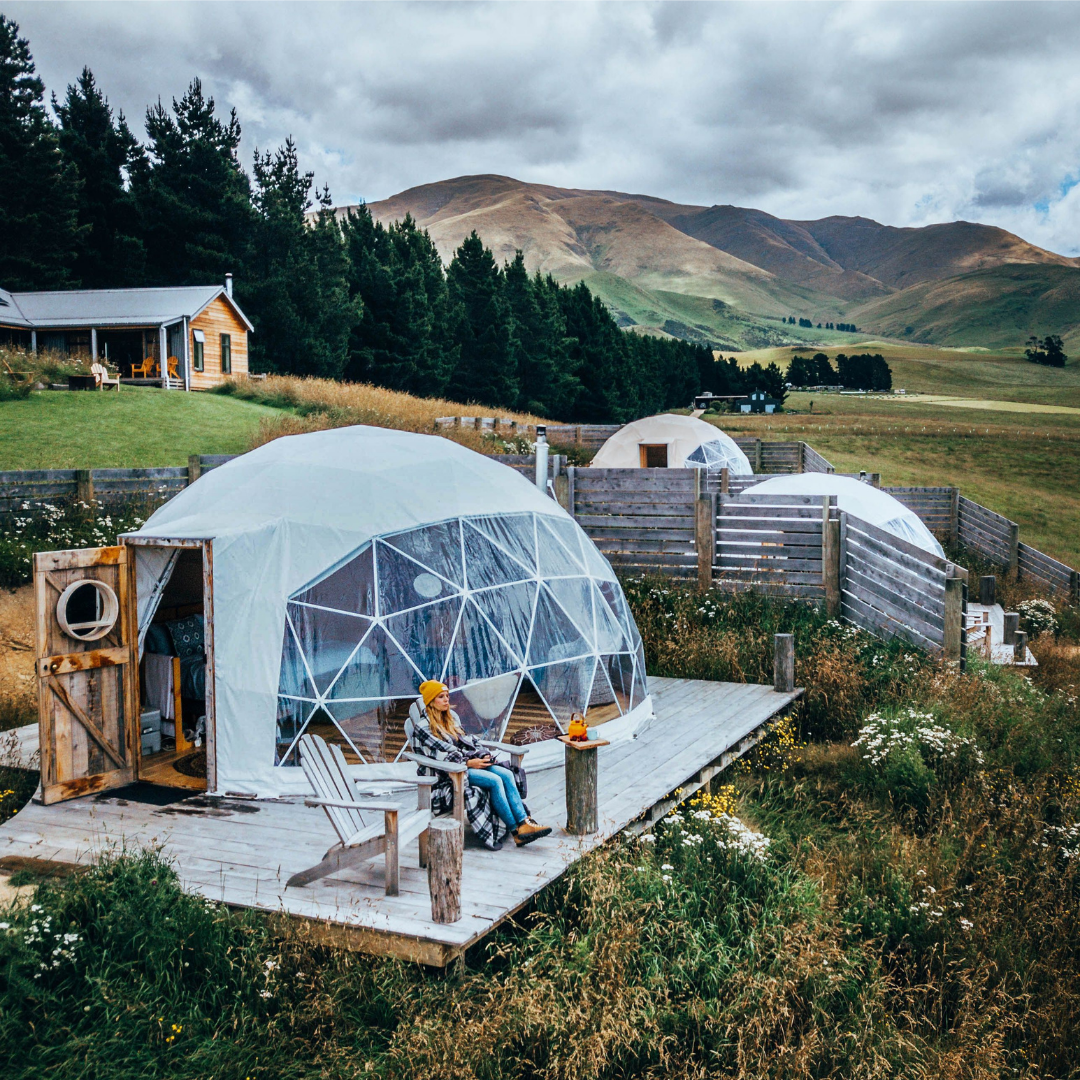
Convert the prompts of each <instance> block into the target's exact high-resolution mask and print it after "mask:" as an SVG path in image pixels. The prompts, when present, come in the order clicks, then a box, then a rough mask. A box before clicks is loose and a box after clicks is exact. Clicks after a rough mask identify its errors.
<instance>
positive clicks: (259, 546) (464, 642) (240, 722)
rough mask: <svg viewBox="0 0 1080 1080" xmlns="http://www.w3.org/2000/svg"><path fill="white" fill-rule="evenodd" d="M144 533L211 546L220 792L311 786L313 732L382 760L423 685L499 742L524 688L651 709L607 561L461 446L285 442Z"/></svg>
mask: <svg viewBox="0 0 1080 1080" xmlns="http://www.w3.org/2000/svg"><path fill="white" fill-rule="evenodd" d="M140 536H143V537H158V538H172V539H186V538H192V539H196V538H197V539H212V540H213V568H214V570H213V572H214V659H215V682H214V689H215V715H216V730H215V751H216V760H217V778H218V779H217V786H218V789H219V790H229V791H236V792H248V793H256V794H260V795H272V794H283V793H287V792H289V791H303V790H306V789H307V782H306V781H305V780H304V778H303V776H302V774H301V770H300V769H299V768H294V767H292V766H295V765H296V764H297V761H296V756H295V745H296V742H297V740H298V738H299V735H300V734H301V733H302V732H303V730H304V729H305V726H306V725H308V724H311V723H319V724H324V725H325V724H333V725H334V728H336V731H337V733H338V734H339V735H340V738H341V741H342V742H343V745H344V744H348V745H349V746H351V747H352V748H353V750H354V751H355V752H356V754H357V755H358V757H359V759H360V760H361V761H378V760H379V759H380V756H381V755H380V749H381V745H382V744H381V740H380V738H379V734H380V731H381V730H382V729H384V728H385V725H386V721H387V717H386V706H387V705H388V703H390V702H392V701H400V700H402V699H412V698H415V696H416V693H417V688H418V686H419V683H420V682H421V681H422V680H424V679H427V678H438V679H441V680H442V681H444V682H446V683H447V684H448V685H449V686H450V687H451V698H452V703H453V707H454V708H455V709H456V710H457V711H458V713H459V714H460V715H461V717H462V720H463V722H464V723H465V724H466V726H467V727H468V728H469V729H470V730H472V731H483V732H486V733H488V734H489V735H491V736H492V737H498V736H499V735H500V734H501V732H502V730H503V729H504V727H505V724H506V721H507V719H508V718H509V715H510V712H511V709H512V706H513V702H514V700H515V698H516V696H517V693H518V691H519V689H520V687H521V686H522V684H523V682H524V681H525V680H526V679H528V680H529V681H530V682H531V684H532V686H533V687H535V689H536V691H537V693H538V694H539V695H540V698H541V700H542V701H543V703H544V704H545V705H546V706H547V708H548V710H549V711H550V713H551V714H552V716H553V717H554V718H555V720H556V721H557V722H560V723H562V724H565V722H566V720H568V718H569V714H570V712H571V711H581V710H583V709H584V707H585V706H586V705H587V704H588V703H589V701H590V699H591V700H593V701H596V700H598V698H606V700H607V701H609V702H611V701H614V702H616V703H617V704H618V706H619V711H620V712H621V713H622V714H623V718H624V719H627V720H629V719H630V718H631V714H633V716H635V717H637V718H638V719H642V718H645V717H646V716H648V715H650V714H651V705H650V703H649V700H648V697H647V691H646V682H645V671H644V658H643V654H642V649H641V639H640V636H639V634H638V632H637V627H636V626H635V625H634V622H633V617H632V616H631V614H630V611H629V608H628V607H627V605H626V601H625V599H624V597H623V595H622V590H621V588H620V587H619V584H618V582H617V580H616V578H615V574H614V572H613V571H612V569H611V567H610V565H609V564H608V562H607V560H606V559H604V557H603V556H602V555H601V554H600V553H599V551H597V549H596V548H595V546H594V545H593V544H592V542H591V541H590V540H589V539H588V537H587V536H586V535H585V534H584V532H583V531H582V530H581V528H580V527H579V526H578V525H577V524H576V522H574V521H573V519H572V518H571V517H570V516H569V515H568V514H567V513H566V512H565V511H564V510H563V509H562V508H561V507H560V506H559V505H558V504H557V503H556V502H555V501H554V500H553V499H550V498H548V497H547V496H546V495H544V494H543V493H542V492H540V491H539V490H537V488H536V487H535V486H534V485H533V484H531V483H530V482H529V481H528V480H527V479H525V477H523V476H521V475H519V474H518V473H516V472H514V471H513V470H512V469H509V468H507V467H506V466H505V465H501V464H500V463H498V462H496V461H493V460H491V459H490V458H485V457H483V456H482V455H480V454H477V453H475V452H473V451H471V450H468V449H466V448H465V447H462V446H460V445H458V444H456V443H453V442H450V441H449V440H446V439H443V438H439V437H437V436H430V435H418V434H413V433H410V432H400V431H392V430H388V429H384V428H371V427H350V428H339V429H335V430H332V431H324V432H316V433H313V434H309V435H298V436H291V437H288V438H283V439H277V440H275V441H274V442H271V443H269V444H267V445H265V446H263V447H260V448H259V449H258V450H255V451H252V452H251V453H249V454H245V455H243V456H242V457H239V458H236V459H234V460H233V461H231V462H228V463H227V464H225V465H223V466H221V467H219V468H217V469H214V470H213V471H212V472H209V473H207V474H206V475H205V476H203V477H202V478H200V479H199V480H198V481H197V482H196V483H195V484H193V485H192V486H191V487H189V488H186V489H185V490H184V491H182V492H181V493H180V494H179V495H177V496H176V497H175V498H174V499H172V500H171V501H170V502H168V503H166V504H165V505H164V506H163V507H162V508H161V509H159V510H158V511H157V512H156V513H155V514H154V515H153V516H152V517H151V518H150V520H149V521H148V522H147V523H146V524H145V525H144V526H143V528H142V529H140V530H139V532H138V533H136V534H134V536H133V538H134V539H135V541H136V543H137V538H138V537H140ZM150 550H152V549H138V548H137V549H136V558H137V559H139V558H140V557H141V556H142V555H143V554H144V551H145V552H146V553H147V554H148V553H149V551H150ZM614 723H619V721H615V722H614ZM624 726H625V725H624ZM555 745H556V746H558V744H555ZM346 749H348V747H347V746H346ZM559 749H560V750H561V747H559ZM298 774H300V775H298Z"/></svg>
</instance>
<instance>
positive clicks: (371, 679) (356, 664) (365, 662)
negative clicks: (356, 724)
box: [327, 626, 420, 701]
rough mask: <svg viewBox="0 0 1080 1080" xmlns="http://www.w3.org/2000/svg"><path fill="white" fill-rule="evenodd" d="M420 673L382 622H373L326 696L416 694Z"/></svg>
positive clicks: (363, 696)
mask: <svg viewBox="0 0 1080 1080" xmlns="http://www.w3.org/2000/svg"><path fill="white" fill-rule="evenodd" d="M419 684H420V677H419V675H418V673H417V671H416V669H415V668H414V667H413V666H412V664H410V663H409V661H408V660H407V659H406V658H405V656H404V655H403V654H402V653H401V652H400V651H399V649H398V647H397V646H396V645H395V644H394V643H393V642H392V641H391V640H390V638H389V637H388V636H387V633H386V630H385V629H384V628H383V627H381V626H374V627H372V629H371V633H370V634H368V636H367V637H366V638H365V639H364V643H363V644H362V645H361V646H360V647H359V648H358V649H357V650H356V652H355V653H354V654H353V656H352V658H351V659H350V660H349V662H348V663H347V664H346V665H345V667H344V669H343V670H342V672H341V674H340V676H339V677H338V679H337V681H336V682H335V683H334V684H333V685H332V686H331V687H330V691H329V693H328V694H327V697H329V698H332V699H335V700H338V701H340V700H343V699H352V700H356V699H362V698H368V699H370V698H389V697H406V696H410V695H411V696H413V697H415V696H416V688H417V687H418V686H419Z"/></svg>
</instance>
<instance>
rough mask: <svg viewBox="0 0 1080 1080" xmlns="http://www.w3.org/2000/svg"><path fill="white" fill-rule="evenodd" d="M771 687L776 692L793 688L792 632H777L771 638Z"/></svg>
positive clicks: (793, 637) (783, 692)
mask: <svg viewBox="0 0 1080 1080" xmlns="http://www.w3.org/2000/svg"><path fill="white" fill-rule="evenodd" d="M773 689H774V690H775V691H776V692H777V693H778V694H789V693H791V691H792V690H794V689H795V635H794V634H777V635H775V637H774V638H773Z"/></svg>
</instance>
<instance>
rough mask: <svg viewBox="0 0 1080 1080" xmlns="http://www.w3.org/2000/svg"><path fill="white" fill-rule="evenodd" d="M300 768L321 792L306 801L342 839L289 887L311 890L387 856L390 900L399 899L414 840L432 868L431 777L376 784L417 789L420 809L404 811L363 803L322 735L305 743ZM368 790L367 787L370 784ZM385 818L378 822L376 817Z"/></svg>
mask: <svg viewBox="0 0 1080 1080" xmlns="http://www.w3.org/2000/svg"><path fill="white" fill-rule="evenodd" d="M300 765H301V767H302V768H303V770H304V775H305V776H306V777H307V778H308V782H309V783H310V784H311V786H312V788H313V789H314V791H315V794H316V798H314V799H305V800H304V805H305V806H321V807H322V808H323V810H325V811H326V816H327V817H328V818H329V819H330V824H331V825H333V826H334V831H335V832H336V833H337V834H338V843H336V844H335V845H334V846H333V847H332V848H330V849H329V850H328V851H327V853H326V854H325V855H324V856H323V858H322V860H321V861H320V862H318V863H317V864H316V865H315V866H312V867H310V868H309V869H307V870H301V871H300V873H298V874H293V876H292V877H291V878H289V880H288V881H287V882H286V884H285V887H286V888H289V887H290V886H293V885H308V884H310V883H311V882H313V881H317V880H318V879H319V878H323V877H326V876H327V875H328V874H333V873H335V872H336V871H338V870H343V869H345V868H346V867H349V866H355V865H356V864H358V863H362V862H366V861H367V860H368V859H373V858H375V856H376V855H385V856H386V895H387V896H397V895H398V854H399V852H400V850H401V848H402V847H403V846H404V845H405V844H407V843H409V841H410V840H413V839H417V838H419V841H420V865H421V866H425V865H426V864H427V843H426V841H427V827H428V822H429V821H430V820H431V783H432V781H431V780H430V779H429V778H427V777H420V776H418V777H413V778H409V779H400V780H398V779H395V780H392V781H376V782H381V783H392V784H394V785H396V786H399V787H400V786H401V785H402V784H415V785H416V789H417V798H416V803H417V808H416V809H415V810H411V811H403V810H402V809H401V808H400V807H399V806H398V805H397V804H396V803H390V802H379V801H376V800H375V799H369V798H363V799H362V798H361V797H360V796H361V792H360V790H359V789H358V788H357V786H356V785H355V784H354V783H353V779H352V777H351V776H350V775H349V767H348V764H347V763H346V761H345V755H344V754H343V753H342V752H341V748H340V747H338V746H334V745H332V744H328V743H327V742H326V741H325V740H324V739H322V738H321V737H320V736H318V735H304V736H303V737H302V738H301V739H300ZM365 787H367V785H366V784H365ZM379 814H381V815H382V820H377V819H376V815H379Z"/></svg>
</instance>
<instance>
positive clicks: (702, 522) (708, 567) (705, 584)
mask: <svg viewBox="0 0 1080 1080" xmlns="http://www.w3.org/2000/svg"><path fill="white" fill-rule="evenodd" d="M694 471H695V472H700V471H701V470H700V469H695V470H694ZM694 507H695V510H696V513H695V516H694V546H695V547H696V548H697V583H698V590H699V591H701V592H707V591H708V590H709V589H711V588H712V570H713V561H714V559H715V557H716V552H715V548H716V496H715V495H710V494H709V492H707V491H703V492H701V494H700V495H698V497H697V499H696V500H695V501H694Z"/></svg>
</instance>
